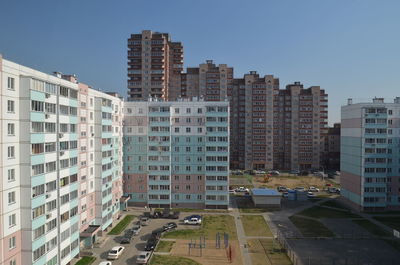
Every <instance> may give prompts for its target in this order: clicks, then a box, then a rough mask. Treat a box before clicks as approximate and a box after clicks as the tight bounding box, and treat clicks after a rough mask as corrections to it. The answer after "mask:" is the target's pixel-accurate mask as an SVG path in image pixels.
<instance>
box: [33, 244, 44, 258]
mask: <svg viewBox="0 0 400 265" xmlns="http://www.w3.org/2000/svg"><path fill="white" fill-rule="evenodd" d="M44 253H46V245H44V244H43V245H42V246H40V247H39V248H38V249H36V250H35V251H33V261H36V260H38V259H39V258H40V257H41V256H43V255H44Z"/></svg>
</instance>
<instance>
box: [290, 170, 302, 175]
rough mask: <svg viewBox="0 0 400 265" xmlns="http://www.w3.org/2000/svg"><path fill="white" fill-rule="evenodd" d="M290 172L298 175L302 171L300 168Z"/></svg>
mask: <svg viewBox="0 0 400 265" xmlns="http://www.w3.org/2000/svg"><path fill="white" fill-rule="evenodd" d="M289 173H290V174H294V175H297V174H299V173H300V170H290V171H289Z"/></svg>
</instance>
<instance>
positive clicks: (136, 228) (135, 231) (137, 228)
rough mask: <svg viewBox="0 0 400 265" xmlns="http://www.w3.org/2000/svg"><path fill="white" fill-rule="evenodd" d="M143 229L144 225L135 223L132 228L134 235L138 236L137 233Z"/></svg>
mask: <svg viewBox="0 0 400 265" xmlns="http://www.w3.org/2000/svg"><path fill="white" fill-rule="evenodd" d="M141 230H142V227H141V226H140V225H134V226H133V227H132V228H131V231H132V234H133V235H134V236H137V235H138V234H139V233H140V231H141Z"/></svg>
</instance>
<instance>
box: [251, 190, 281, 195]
mask: <svg viewBox="0 0 400 265" xmlns="http://www.w3.org/2000/svg"><path fill="white" fill-rule="evenodd" d="M251 193H252V194H253V195H256V196H268V195H274V196H276V195H277V196H281V194H280V193H279V192H278V191H276V190H274V189H251Z"/></svg>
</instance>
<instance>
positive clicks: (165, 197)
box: [124, 99, 229, 209]
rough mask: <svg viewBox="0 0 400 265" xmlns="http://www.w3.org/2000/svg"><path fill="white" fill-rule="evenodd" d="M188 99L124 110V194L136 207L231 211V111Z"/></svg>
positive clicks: (218, 104)
mask: <svg viewBox="0 0 400 265" xmlns="http://www.w3.org/2000/svg"><path fill="white" fill-rule="evenodd" d="M228 105H229V104H228V102H227V101H222V102H206V101H202V100H196V99H194V100H193V101H190V100H188V99H185V100H181V101H178V102H177V101H175V102H161V101H155V100H152V101H148V102H128V103H126V104H125V106H124V191H125V193H126V194H127V195H129V196H130V197H131V200H130V204H132V205H140V206H144V205H147V206H149V207H167V208H168V207H189V208H218V209H220V208H224V209H226V208H227V207H228V197H229V196H228V185H229V178H228V176H229V106H228Z"/></svg>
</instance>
